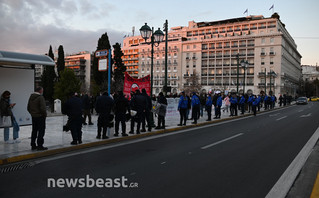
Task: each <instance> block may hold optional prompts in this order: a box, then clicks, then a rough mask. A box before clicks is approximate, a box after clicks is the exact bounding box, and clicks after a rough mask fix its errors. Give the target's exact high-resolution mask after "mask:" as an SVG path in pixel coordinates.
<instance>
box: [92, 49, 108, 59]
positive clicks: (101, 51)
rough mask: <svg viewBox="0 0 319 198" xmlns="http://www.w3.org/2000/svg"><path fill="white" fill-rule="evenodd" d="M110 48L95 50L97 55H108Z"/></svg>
mask: <svg viewBox="0 0 319 198" xmlns="http://www.w3.org/2000/svg"><path fill="white" fill-rule="evenodd" d="M108 52H109V51H108V50H99V51H96V52H95V56H96V57H102V56H107V55H108Z"/></svg>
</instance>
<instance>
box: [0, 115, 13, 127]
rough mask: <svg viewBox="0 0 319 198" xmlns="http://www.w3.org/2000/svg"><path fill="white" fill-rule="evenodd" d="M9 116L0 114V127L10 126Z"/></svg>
mask: <svg viewBox="0 0 319 198" xmlns="http://www.w3.org/2000/svg"><path fill="white" fill-rule="evenodd" d="M11 126H12V121H11V116H2V117H1V119H0V127H11Z"/></svg>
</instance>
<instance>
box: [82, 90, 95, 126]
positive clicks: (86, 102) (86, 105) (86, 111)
mask: <svg viewBox="0 0 319 198" xmlns="http://www.w3.org/2000/svg"><path fill="white" fill-rule="evenodd" d="M82 105H83V115H84V119H83V124H84V125H87V123H86V117H88V121H89V125H93V123H92V117H91V111H90V110H91V109H90V108H91V99H90V97H89V95H88V94H84V95H83V97H82Z"/></svg>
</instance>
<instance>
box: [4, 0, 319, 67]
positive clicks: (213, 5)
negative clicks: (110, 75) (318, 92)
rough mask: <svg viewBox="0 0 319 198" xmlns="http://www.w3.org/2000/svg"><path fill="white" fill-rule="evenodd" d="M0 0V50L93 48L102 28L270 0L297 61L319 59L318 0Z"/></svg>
mask: <svg viewBox="0 0 319 198" xmlns="http://www.w3.org/2000/svg"><path fill="white" fill-rule="evenodd" d="M156 2H157V1H150V0H135V1H132V0H112V1H111V0H0V50H5V51H16V52H26V53H35V54H45V53H47V52H48V49H49V46H50V45H52V47H53V49H55V48H56V49H57V48H58V47H59V45H63V48H64V52H66V53H75V52H79V51H94V50H95V49H96V46H97V41H98V39H99V38H100V37H101V35H102V34H103V33H105V32H107V34H108V36H109V39H110V42H111V45H113V44H115V43H116V42H119V43H122V41H123V36H124V35H128V34H129V35H132V27H133V26H134V27H135V35H138V34H139V31H138V30H139V28H140V27H141V26H142V25H143V24H144V23H145V22H147V23H148V24H149V25H150V26H154V28H156V29H157V28H158V27H160V28H162V27H163V23H164V22H165V19H168V23H169V27H175V26H187V25H188V21H192V20H194V21H196V22H202V21H215V20H222V19H230V18H236V17H242V16H245V15H244V14H243V13H244V11H245V10H246V9H248V14H249V15H264V16H265V17H270V16H271V14H272V10H269V8H270V7H271V6H272V5H273V4H274V7H275V12H278V13H279V15H280V18H281V21H282V22H283V23H285V24H286V28H287V30H288V31H289V33H290V34H291V36H292V37H293V38H294V39H295V42H296V43H297V45H298V48H297V49H298V51H299V52H300V54H301V55H302V56H303V58H302V61H301V62H302V64H311V65H316V63H319V56H318V47H319V26H318V22H317V20H318V19H319V12H318V8H319V1H318V0H240V1H239V0H228V1H227V2H226V1H220V0H197V1H194V0H174V1H173V0H161V1H158V2H159V3H156Z"/></svg>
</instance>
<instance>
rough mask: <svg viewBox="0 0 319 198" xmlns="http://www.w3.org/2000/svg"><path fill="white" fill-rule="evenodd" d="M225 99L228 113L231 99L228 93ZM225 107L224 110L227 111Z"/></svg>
mask: <svg viewBox="0 0 319 198" xmlns="http://www.w3.org/2000/svg"><path fill="white" fill-rule="evenodd" d="M224 101H225V109H226V112H227V113H228V110H229V106H230V101H229V96H228V95H227V96H226V97H225V98H224ZM225 109H224V110H223V112H225Z"/></svg>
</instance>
